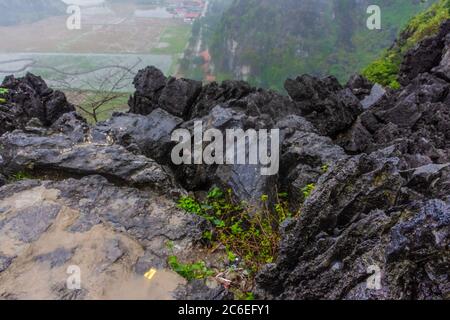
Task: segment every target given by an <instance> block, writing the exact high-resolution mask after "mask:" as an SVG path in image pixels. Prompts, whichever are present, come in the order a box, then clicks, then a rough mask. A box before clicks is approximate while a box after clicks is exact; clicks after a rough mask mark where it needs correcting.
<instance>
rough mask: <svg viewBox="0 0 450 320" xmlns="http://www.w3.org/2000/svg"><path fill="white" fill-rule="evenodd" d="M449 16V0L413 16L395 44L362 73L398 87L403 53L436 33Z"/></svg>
mask: <svg viewBox="0 0 450 320" xmlns="http://www.w3.org/2000/svg"><path fill="white" fill-rule="evenodd" d="M449 18H450V0H440V1H439V2H438V3H435V4H434V5H432V6H431V7H430V8H429V9H428V10H426V11H425V12H423V13H420V14H419V15H417V16H415V17H414V18H412V19H411V20H410V22H409V23H408V25H407V26H406V28H405V29H404V30H403V31H402V33H401V35H400V38H399V40H398V42H397V43H396V45H395V46H394V47H393V48H391V49H389V50H388V51H386V52H385V53H384V54H383V55H382V56H381V58H379V59H377V60H375V61H374V62H373V63H371V64H370V65H369V66H367V67H366V68H365V69H364V70H363V75H364V76H365V77H366V78H368V79H369V80H370V81H372V82H376V83H379V84H382V85H384V86H389V87H391V88H393V89H397V88H399V87H400V84H399V82H398V74H399V71H400V65H401V63H402V60H403V57H404V55H405V53H406V52H407V51H408V50H410V49H411V48H412V47H413V46H414V45H416V44H417V43H418V42H420V41H421V40H423V39H424V38H426V37H428V36H432V35H434V34H436V33H437V32H438V31H439V26H440V24H441V23H442V22H443V21H444V20H446V19H449Z"/></svg>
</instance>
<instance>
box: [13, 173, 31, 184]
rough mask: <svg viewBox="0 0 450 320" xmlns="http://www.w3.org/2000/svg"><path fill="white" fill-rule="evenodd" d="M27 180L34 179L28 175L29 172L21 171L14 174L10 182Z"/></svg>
mask: <svg viewBox="0 0 450 320" xmlns="http://www.w3.org/2000/svg"><path fill="white" fill-rule="evenodd" d="M27 179H33V177H32V176H31V175H30V174H28V173H27V172H24V171H20V172H17V173H15V174H13V175H12V176H11V179H10V180H11V181H13V182H16V181H22V180H27Z"/></svg>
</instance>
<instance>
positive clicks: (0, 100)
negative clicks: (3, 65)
mask: <svg viewBox="0 0 450 320" xmlns="http://www.w3.org/2000/svg"><path fill="white" fill-rule="evenodd" d="M8 92H9V90H8V89H6V88H0V104H5V103H6V98H5V96H6V95H7V94H8Z"/></svg>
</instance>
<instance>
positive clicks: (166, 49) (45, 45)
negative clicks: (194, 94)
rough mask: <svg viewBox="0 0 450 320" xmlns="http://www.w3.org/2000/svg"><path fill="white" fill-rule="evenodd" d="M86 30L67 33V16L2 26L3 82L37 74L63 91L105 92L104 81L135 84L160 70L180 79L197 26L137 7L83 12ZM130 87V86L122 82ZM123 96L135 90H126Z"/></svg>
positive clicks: (0, 58)
mask: <svg viewBox="0 0 450 320" xmlns="http://www.w3.org/2000/svg"><path fill="white" fill-rule="evenodd" d="M81 13H82V25H81V29H80V30H69V29H68V28H66V20H67V16H57V17H51V18H47V19H44V20H41V21H38V22H35V23H31V24H23V25H17V26H8V27H0V37H1V39H2V46H1V48H0V81H1V80H2V79H3V78H4V77H5V76H6V75H9V74H14V75H17V76H21V75H23V74H24V73H26V72H33V73H35V74H37V75H40V76H42V77H43V78H44V79H45V80H46V81H48V83H49V84H50V85H51V86H53V87H57V88H66V87H70V88H76V89H83V90H95V89H98V90H102V89H103V88H102V87H101V86H100V83H99V82H101V81H102V79H104V78H105V77H109V78H111V79H114V78H116V77H126V78H127V79H128V78H129V79H132V77H133V76H134V74H135V73H136V72H137V71H138V70H139V69H141V68H143V67H145V66H148V65H154V66H156V67H158V68H160V69H161V70H163V71H164V73H166V74H176V73H177V69H178V60H179V58H180V57H182V55H183V52H184V49H185V47H186V45H187V43H188V41H189V38H190V33H191V27H192V26H191V25H190V24H187V23H185V22H183V20H182V19H177V18H174V17H172V16H171V15H168V14H167V11H165V9H163V8H157V7H155V8H152V7H148V6H138V5H131V4H118V5H109V6H108V7H105V6H102V7H89V8H82V12H81ZM122 82H124V81H122ZM120 87H121V88H120V90H121V91H132V89H133V88H132V85H131V80H130V81H129V85H128V86H125V85H120Z"/></svg>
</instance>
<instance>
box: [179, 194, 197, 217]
mask: <svg viewBox="0 0 450 320" xmlns="http://www.w3.org/2000/svg"><path fill="white" fill-rule="evenodd" d="M178 207H179V208H181V209H183V210H185V211H187V212H189V213H194V214H200V213H201V211H202V208H201V206H200V205H199V204H198V203H197V201H195V200H194V199H193V198H191V197H189V196H184V197H182V198H181V199H180V200H179V201H178Z"/></svg>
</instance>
